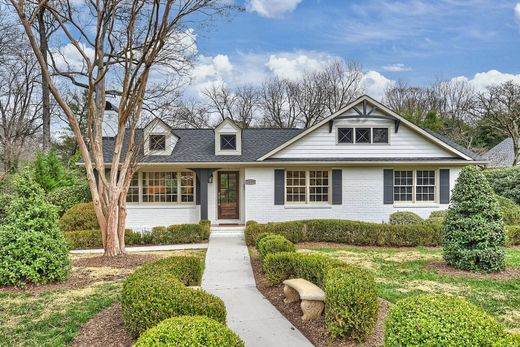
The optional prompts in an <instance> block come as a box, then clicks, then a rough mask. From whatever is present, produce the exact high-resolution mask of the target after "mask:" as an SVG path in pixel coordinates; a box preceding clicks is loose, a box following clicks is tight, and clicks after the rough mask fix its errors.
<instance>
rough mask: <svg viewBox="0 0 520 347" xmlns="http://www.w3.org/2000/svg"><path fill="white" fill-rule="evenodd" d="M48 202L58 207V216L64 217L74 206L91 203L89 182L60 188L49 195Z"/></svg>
mask: <svg viewBox="0 0 520 347" xmlns="http://www.w3.org/2000/svg"><path fill="white" fill-rule="evenodd" d="M46 200H47V201H48V202H50V203H51V204H53V205H54V206H56V209H57V210H58V214H59V215H60V216H62V215H63V214H64V213H65V211H67V210H68V209H70V208H71V207H72V206H74V205H76V204H79V203H82V202H88V201H91V200H92V198H91V195H90V187H89V186H88V184H87V182H85V181H80V182H78V183H77V184H74V185H71V186H65V187H58V188H56V189H54V190H51V191H50V192H49V193H47V196H46Z"/></svg>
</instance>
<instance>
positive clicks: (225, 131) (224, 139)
mask: <svg viewBox="0 0 520 347" xmlns="http://www.w3.org/2000/svg"><path fill="white" fill-rule="evenodd" d="M241 154H242V129H241V128H240V127H239V126H238V125H237V124H236V123H235V122H233V120H232V119H230V118H226V119H224V120H223V121H222V122H221V123H220V124H219V125H217V127H216V128H215V155H241Z"/></svg>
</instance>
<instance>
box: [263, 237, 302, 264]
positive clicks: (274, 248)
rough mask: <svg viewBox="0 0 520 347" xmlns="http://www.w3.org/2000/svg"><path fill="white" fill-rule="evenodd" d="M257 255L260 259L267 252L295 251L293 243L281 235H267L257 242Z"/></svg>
mask: <svg viewBox="0 0 520 347" xmlns="http://www.w3.org/2000/svg"><path fill="white" fill-rule="evenodd" d="M257 248H258V256H259V257H260V261H262V260H263V259H264V258H265V257H266V256H267V255H268V254H273V253H280V252H296V248H295V247H294V244H293V243H292V242H291V241H289V240H287V239H286V238H285V237H283V236H281V235H274V234H272V235H268V236H265V237H263V238H262V239H261V240H260V241H259V242H258V244H257Z"/></svg>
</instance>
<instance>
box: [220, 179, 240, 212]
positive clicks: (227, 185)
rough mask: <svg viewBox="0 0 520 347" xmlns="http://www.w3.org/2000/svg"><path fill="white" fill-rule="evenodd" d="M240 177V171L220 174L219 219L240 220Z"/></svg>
mask: <svg viewBox="0 0 520 347" xmlns="http://www.w3.org/2000/svg"><path fill="white" fill-rule="evenodd" d="M239 187H240V184H239V176H238V171H219V173H218V197H217V198H218V218H219V219H239V218H240V215H239Z"/></svg>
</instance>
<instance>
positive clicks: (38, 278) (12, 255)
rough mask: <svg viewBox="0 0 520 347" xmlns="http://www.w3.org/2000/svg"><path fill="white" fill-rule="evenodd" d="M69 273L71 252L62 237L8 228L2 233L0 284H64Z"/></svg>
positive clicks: (0, 235)
mask: <svg viewBox="0 0 520 347" xmlns="http://www.w3.org/2000/svg"><path fill="white" fill-rule="evenodd" d="M69 270H70V263H69V250H68V248H67V245H66V243H65V240H64V239H63V236H61V237H60V236H59V234H56V235H50V234H47V233H40V232H31V231H28V232H27V231H26V232H18V231H17V230H12V229H9V228H8V229H7V230H2V231H0V284H1V285H16V286H24V285H25V284H26V283H36V284H44V283H49V282H55V281H63V280H64V279H66V278H67V275H68V273H69Z"/></svg>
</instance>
